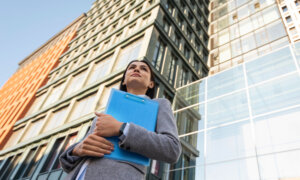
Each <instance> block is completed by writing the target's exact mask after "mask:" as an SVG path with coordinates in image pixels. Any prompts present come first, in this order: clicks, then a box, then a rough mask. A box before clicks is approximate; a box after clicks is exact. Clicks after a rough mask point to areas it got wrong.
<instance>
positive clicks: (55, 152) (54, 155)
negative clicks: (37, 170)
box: [41, 138, 64, 172]
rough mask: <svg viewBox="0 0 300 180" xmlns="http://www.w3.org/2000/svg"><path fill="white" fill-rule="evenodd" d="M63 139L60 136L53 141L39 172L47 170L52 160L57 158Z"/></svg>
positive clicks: (50, 167)
mask: <svg viewBox="0 0 300 180" xmlns="http://www.w3.org/2000/svg"><path fill="white" fill-rule="evenodd" d="M63 141H64V138H60V139H58V140H56V142H55V143H54V145H53V147H52V150H51V152H50V153H49V155H48V158H47V161H46V162H45V164H44V166H43V168H42V170H41V172H47V171H50V170H51V169H52V166H53V164H54V161H55V160H56V159H57V158H58V154H59V151H60V149H61V147H62V143H63Z"/></svg>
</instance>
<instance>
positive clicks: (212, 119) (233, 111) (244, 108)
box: [207, 91, 249, 127]
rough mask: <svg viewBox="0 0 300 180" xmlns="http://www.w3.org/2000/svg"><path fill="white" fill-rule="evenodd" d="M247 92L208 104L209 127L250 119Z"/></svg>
mask: <svg viewBox="0 0 300 180" xmlns="http://www.w3.org/2000/svg"><path fill="white" fill-rule="evenodd" d="M248 116H249V110H248V102H247V96H246V92H245V91H242V92H238V93H234V94H231V95H227V96H224V97H221V98H218V99H216V100H212V101H209V102H208V103H207V127H213V126H217V125H220V124H222V123H225V122H232V121H237V120H241V119H244V118H248Z"/></svg>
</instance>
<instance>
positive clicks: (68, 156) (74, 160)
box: [59, 118, 97, 173]
mask: <svg viewBox="0 0 300 180" xmlns="http://www.w3.org/2000/svg"><path fill="white" fill-rule="evenodd" d="M96 122H97V118H94V120H93V123H92V125H91V128H90V130H89V131H88V133H87V134H86V135H85V136H84V138H83V139H85V138H86V137H87V136H88V135H89V134H91V133H92V132H93V130H94V128H95V126H96ZM80 142H81V141H79V142H77V143H75V144H73V145H71V146H70V147H68V148H67V149H66V150H65V151H64V152H63V153H62V154H61V155H60V157H59V161H60V165H61V167H62V168H63V170H64V171H65V172H67V173H69V172H71V171H72V170H73V169H74V168H75V167H76V166H77V165H78V164H79V163H80V162H81V161H82V160H83V159H85V158H84V157H80V156H74V155H72V151H73V149H74V148H75V146H76V145H77V144H78V143H80Z"/></svg>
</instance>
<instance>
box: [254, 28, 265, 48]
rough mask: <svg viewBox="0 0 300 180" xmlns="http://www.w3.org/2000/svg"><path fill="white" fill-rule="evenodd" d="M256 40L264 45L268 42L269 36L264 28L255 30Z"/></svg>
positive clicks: (259, 44) (258, 43) (258, 44)
mask: <svg viewBox="0 0 300 180" xmlns="http://www.w3.org/2000/svg"><path fill="white" fill-rule="evenodd" d="M255 40H256V44H257V46H262V45H264V44H266V43H267V42H268V36H267V33H266V31H265V29H264V28H261V29H259V30H257V31H255Z"/></svg>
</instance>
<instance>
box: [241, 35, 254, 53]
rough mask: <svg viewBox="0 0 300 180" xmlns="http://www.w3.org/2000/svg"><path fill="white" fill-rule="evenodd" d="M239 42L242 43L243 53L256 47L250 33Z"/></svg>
mask: <svg viewBox="0 0 300 180" xmlns="http://www.w3.org/2000/svg"><path fill="white" fill-rule="evenodd" d="M241 41H242V49H243V52H244V53H245V52H248V51H250V50H252V49H254V48H255V47H256V45H255V40H254V34H253V33H250V34H249V35H246V36H244V37H242V39H241Z"/></svg>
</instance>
